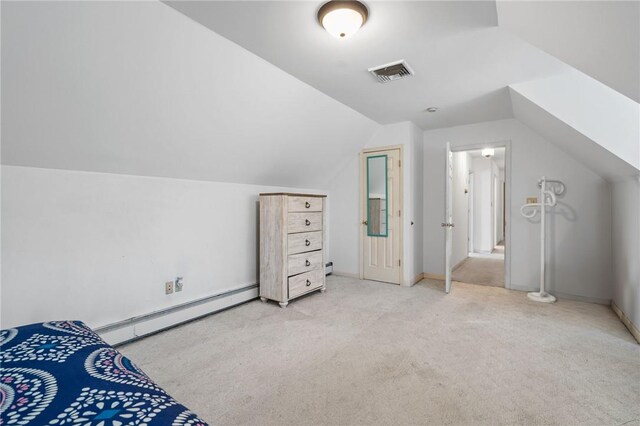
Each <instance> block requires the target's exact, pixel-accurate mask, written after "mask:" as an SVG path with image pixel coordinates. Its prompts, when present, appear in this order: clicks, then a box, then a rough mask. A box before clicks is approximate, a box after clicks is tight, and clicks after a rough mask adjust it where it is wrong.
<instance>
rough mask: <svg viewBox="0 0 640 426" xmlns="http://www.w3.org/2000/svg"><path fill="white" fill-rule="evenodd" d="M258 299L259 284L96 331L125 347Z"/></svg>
mask: <svg viewBox="0 0 640 426" xmlns="http://www.w3.org/2000/svg"><path fill="white" fill-rule="evenodd" d="M257 297H258V284H250V285H248V286H245V287H240V288H236V289H233V290H228V291H224V292H221V293H217V294H214V295H211V296H206V297H203V298H200V299H196V300H192V301H190V302H185V303H181V304H179V305H175V306H171V307H169V308H165V309H160V310H157V311H154V312H151V313H148V314H144V315H139V316H135V317H132V318H128V319H126V320H122V321H118V322H114V323H111V324H108V325H104V326H102V327H97V328H95V331H96V332H97V333H98V334H99V335H100V337H102V338H103V339H104V340H105V341H106V342H107V343H109V344H111V345H119V344H124V343H128V342H131V341H133V340H136V339H139V338H141V337H145V336H149V335H151V334H155V333H157V332H160V331H164V330H166V329H169V328H172V327H176V326H178V325H181V324H184V323H186V322H190V321H193V320H196V319H199V318H202V317H204V316H207V315H211V314H214V313H217V312H220V311H223V310H225V309H229V308H231V307H234V306H237V305H240V304H242V303H246V302H249V301H251V300H254V299H256V298H257Z"/></svg>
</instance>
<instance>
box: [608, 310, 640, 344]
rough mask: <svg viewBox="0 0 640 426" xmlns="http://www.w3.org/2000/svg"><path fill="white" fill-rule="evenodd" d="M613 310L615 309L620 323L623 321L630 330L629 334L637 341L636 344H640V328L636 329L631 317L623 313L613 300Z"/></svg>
mask: <svg viewBox="0 0 640 426" xmlns="http://www.w3.org/2000/svg"><path fill="white" fill-rule="evenodd" d="M611 309H613V312H615V313H616V315H617V316H618V318H620V321H622V323H623V324H624V325H625V327H627V329H629V332H630V333H631V335H632V336H633V338H634V339H636V342H638V344H640V330H638V327H636V325H635V324H634V323H632V322H631V320H630V319H629V317H628V316H627V315H626V314H625V313H624V312H622V310H621V309H620V308H619V307H618V305H616V304H615V303H614V301H613V300H612V301H611Z"/></svg>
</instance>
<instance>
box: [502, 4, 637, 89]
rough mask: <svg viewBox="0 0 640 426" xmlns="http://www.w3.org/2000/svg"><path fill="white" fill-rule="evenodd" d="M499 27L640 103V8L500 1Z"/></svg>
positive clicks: (620, 5) (623, 5)
mask: <svg viewBox="0 0 640 426" xmlns="http://www.w3.org/2000/svg"><path fill="white" fill-rule="evenodd" d="M497 10H498V23H499V25H500V27H501V28H505V29H507V30H509V31H512V32H513V33H514V34H516V35H518V36H519V37H521V38H522V39H523V40H526V41H527V42H529V43H531V44H533V45H534V46H536V47H539V48H540V49H542V50H544V51H545V52H547V53H550V54H551V55H553V56H555V57H556V58H558V59H560V60H562V61H563V62H566V63H567V64H569V65H571V66H572V67H575V68H576V69H578V70H580V71H582V72H584V73H585V74H587V75H590V76H591V77H593V78H595V79H596V80H598V81H600V82H601V83H604V84H605V85H607V86H609V87H611V88H612V89H614V90H616V91H618V92H620V93H622V94H623V95H625V96H627V97H628V98H631V99H633V100H634V101H636V102H640V2H638V1H498V2H497Z"/></svg>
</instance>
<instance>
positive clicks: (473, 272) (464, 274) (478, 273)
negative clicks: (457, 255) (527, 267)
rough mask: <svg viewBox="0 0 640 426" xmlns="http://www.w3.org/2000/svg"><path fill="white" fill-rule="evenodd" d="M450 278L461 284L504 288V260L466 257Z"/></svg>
mask: <svg viewBox="0 0 640 426" xmlns="http://www.w3.org/2000/svg"><path fill="white" fill-rule="evenodd" d="M451 278H452V279H453V280H454V281H459V282H462V283H471V284H480V285H488V286H494V287H504V259H489V258H483V257H467V258H466V259H465V260H464V261H463V262H462V263H461V264H460V266H458V267H457V268H456V269H454V270H453V273H452V275H451Z"/></svg>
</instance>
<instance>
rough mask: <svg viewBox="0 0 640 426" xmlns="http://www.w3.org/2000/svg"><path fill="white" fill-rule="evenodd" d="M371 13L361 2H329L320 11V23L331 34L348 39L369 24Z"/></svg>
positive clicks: (336, 0) (335, 0) (334, 0)
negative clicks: (365, 24)
mask: <svg viewBox="0 0 640 426" xmlns="http://www.w3.org/2000/svg"><path fill="white" fill-rule="evenodd" d="M368 16H369V11H368V10H367V6H365V5H364V4H363V3H360V2H359V1H338V0H332V1H329V2H327V3H325V4H323V5H322V7H320V10H318V22H320V25H322V27H323V28H324V29H325V30H327V32H328V33H329V34H331V35H332V36H334V37H337V38H348V37H350V36H352V35H353V34H355V33H356V31H358V30H359V29H360V27H361V26H363V25H364V23H365V22H367V17H368Z"/></svg>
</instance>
